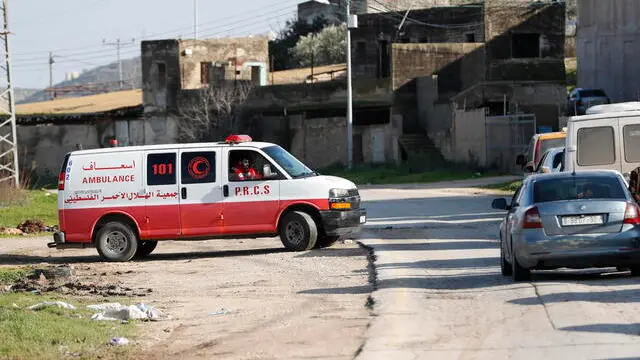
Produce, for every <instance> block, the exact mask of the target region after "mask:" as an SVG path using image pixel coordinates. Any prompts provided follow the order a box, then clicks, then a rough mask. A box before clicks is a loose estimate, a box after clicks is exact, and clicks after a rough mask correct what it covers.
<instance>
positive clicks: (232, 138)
mask: <svg viewBox="0 0 640 360" xmlns="http://www.w3.org/2000/svg"><path fill="white" fill-rule="evenodd" d="M251 141H253V139H252V138H251V136H249V135H229V136H227V138H226V139H224V142H226V143H228V144H237V143H242V142H251Z"/></svg>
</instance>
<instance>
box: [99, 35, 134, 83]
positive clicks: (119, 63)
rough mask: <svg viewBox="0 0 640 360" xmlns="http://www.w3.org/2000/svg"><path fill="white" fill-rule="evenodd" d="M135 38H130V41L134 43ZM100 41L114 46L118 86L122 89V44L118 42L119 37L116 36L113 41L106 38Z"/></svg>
mask: <svg viewBox="0 0 640 360" xmlns="http://www.w3.org/2000/svg"><path fill="white" fill-rule="evenodd" d="M135 41H136V40H135V39H131V43H134V42H135ZM102 43H103V44H105V45H112V46H115V47H116V54H117V55H116V56H117V58H118V60H117V61H118V74H119V76H120V88H121V89H122V86H123V84H122V61H120V46H122V42H120V38H118V39H117V40H116V41H115V42H107V41H106V40H102Z"/></svg>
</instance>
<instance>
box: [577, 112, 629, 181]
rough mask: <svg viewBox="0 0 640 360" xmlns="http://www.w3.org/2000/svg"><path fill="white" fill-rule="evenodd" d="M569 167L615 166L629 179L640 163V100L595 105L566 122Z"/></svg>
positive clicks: (612, 167) (610, 168)
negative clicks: (584, 113) (583, 113)
mask: <svg viewBox="0 0 640 360" xmlns="http://www.w3.org/2000/svg"><path fill="white" fill-rule="evenodd" d="M566 147H567V151H566V154H565V161H564V163H565V169H566V171H574V170H575V171H581V170H598V169H607V170H616V171H620V172H621V173H622V174H624V175H625V177H626V178H627V179H628V177H629V174H630V172H631V171H632V170H633V169H635V168H637V167H639V166H640V102H627V103H616V104H608V105H598V106H594V107H592V108H590V109H589V111H587V115H583V116H574V117H571V118H569V120H568V122H567V145H566Z"/></svg>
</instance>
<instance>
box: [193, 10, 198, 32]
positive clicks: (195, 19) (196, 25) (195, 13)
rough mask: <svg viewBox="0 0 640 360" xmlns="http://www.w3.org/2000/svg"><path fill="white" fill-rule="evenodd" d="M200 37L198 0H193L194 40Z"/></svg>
mask: <svg viewBox="0 0 640 360" xmlns="http://www.w3.org/2000/svg"><path fill="white" fill-rule="evenodd" d="M197 39H198V0H193V40H197Z"/></svg>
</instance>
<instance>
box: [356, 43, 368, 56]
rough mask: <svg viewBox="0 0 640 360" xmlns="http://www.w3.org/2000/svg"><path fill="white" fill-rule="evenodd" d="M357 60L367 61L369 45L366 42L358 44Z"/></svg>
mask: <svg viewBox="0 0 640 360" xmlns="http://www.w3.org/2000/svg"><path fill="white" fill-rule="evenodd" d="M356 59H358V60H361V61H363V60H366V59H367V43H366V42H364V41H357V42H356Z"/></svg>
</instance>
